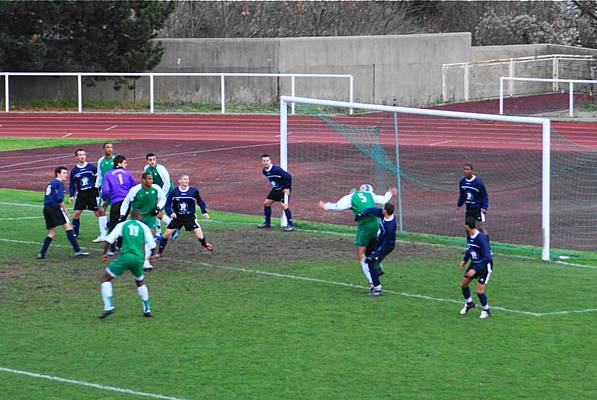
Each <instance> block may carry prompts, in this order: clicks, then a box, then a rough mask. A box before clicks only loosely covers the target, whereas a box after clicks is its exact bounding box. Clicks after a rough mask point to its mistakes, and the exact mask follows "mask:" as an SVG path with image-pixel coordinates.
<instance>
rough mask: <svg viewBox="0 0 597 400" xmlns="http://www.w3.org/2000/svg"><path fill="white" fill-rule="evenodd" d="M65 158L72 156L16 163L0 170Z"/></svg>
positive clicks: (4, 166) (0, 166)
mask: <svg viewBox="0 0 597 400" xmlns="http://www.w3.org/2000/svg"><path fill="white" fill-rule="evenodd" d="M67 157H72V155H62V156H57V157H48V158H43V159H41V160H32V161H26V162H21V163H17V164H9V165H0V168H9V167H18V166H19V165H27V164H35V163H40V162H45V161H51V160H58V159H61V158H67Z"/></svg>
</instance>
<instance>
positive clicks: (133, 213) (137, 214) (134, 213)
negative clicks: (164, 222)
mask: <svg viewBox="0 0 597 400" xmlns="http://www.w3.org/2000/svg"><path fill="white" fill-rule="evenodd" d="M142 215H143V213H142V212H141V210H139V209H138V208H133V209H132V210H131V219H141V216H142Z"/></svg>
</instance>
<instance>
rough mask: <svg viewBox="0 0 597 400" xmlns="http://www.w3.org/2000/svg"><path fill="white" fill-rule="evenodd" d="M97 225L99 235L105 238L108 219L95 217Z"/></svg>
mask: <svg viewBox="0 0 597 400" xmlns="http://www.w3.org/2000/svg"><path fill="white" fill-rule="evenodd" d="M97 224H98V225H99V231H100V235H102V236H107V235H108V217H106V216H105V215H103V216H101V217H97Z"/></svg>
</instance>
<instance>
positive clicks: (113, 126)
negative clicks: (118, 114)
mask: <svg viewBox="0 0 597 400" xmlns="http://www.w3.org/2000/svg"><path fill="white" fill-rule="evenodd" d="M117 126H118V125H112V126H111V127H109V128H106V129H104V130H105V131H109V130H110V129H114V128H116V127H117Z"/></svg>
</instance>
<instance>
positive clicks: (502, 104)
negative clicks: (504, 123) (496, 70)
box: [500, 77, 504, 114]
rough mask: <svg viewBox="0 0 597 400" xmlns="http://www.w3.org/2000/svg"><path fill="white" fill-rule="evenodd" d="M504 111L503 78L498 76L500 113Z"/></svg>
mask: <svg viewBox="0 0 597 400" xmlns="http://www.w3.org/2000/svg"><path fill="white" fill-rule="evenodd" d="M503 113H504V78H503V77H501V78H500V114H503Z"/></svg>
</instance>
